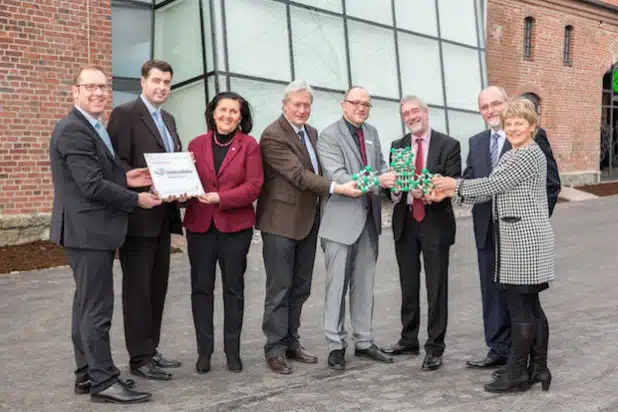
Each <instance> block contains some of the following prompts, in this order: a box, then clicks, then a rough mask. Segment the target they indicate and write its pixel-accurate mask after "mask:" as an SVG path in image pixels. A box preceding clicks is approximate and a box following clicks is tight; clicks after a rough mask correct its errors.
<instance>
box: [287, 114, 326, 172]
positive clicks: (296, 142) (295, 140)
mask: <svg viewBox="0 0 618 412" xmlns="http://www.w3.org/2000/svg"><path fill="white" fill-rule="evenodd" d="M279 125H280V126H281V128H282V129H283V132H284V133H285V137H286V138H287V139H288V140H289V141H290V142H291V143H292V146H294V147H296V150H298V151H299V152H300V153H301V154H302V155H303V157H304V159H301V161H304V165H305V167H307V165H309V170H313V165H312V164H311V157H310V156H309V152H308V151H307V148H306V147H305V144H304V143H303V142H302V141H301V140H300V136H299V135H297V134H296V132H295V131H294V128H293V127H292V125H291V124H290V122H288V120H287V119H286V118H285V116H284V115H281V117H279ZM305 131H307V133H308V134H309V139H310V140H311V143H312V144H313V150H314V151H315V152H316V155H317V150H318V149H317V146H316V145H317V137H316V138H314V137H312V136H311V134H310V133H309V131H308V129H307V128H306V127H305Z"/></svg>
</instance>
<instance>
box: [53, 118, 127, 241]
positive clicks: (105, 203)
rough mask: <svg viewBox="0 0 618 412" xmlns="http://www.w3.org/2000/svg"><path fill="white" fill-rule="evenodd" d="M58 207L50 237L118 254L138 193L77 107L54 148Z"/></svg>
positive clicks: (63, 123) (62, 122)
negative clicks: (115, 251)
mask: <svg viewBox="0 0 618 412" xmlns="http://www.w3.org/2000/svg"><path fill="white" fill-rule="evenodd" d="M49 158H50V162H51V171H52V181H53V185H54V205H53V212H52V219H51V228H50V239H51V240H52V241H54V242H55V243H57V244H58V245H61V246H65V247H70V248H80V249H96V250H114V249H116V248H119V247H120V246H122V244H123V243H124V240H125V237H126V234H127V219H128V215H129V213H130V212H131V211H133V210H134V208H136V206H137V194H136V193H135V192H133V191H131V190H129V189H127V180H126V175H125V171H124V169H123V167H122V165H121V164H120V162H119V161H118V160H117V158H116V157H114V156H113V155H112V153H110V151H109V149H108V148H107V146H106V145H105V143H103V140H101V138H100V137H99V135H98V133H97V132H96V130H95V129H94V128H93V127H92V125H91V124H90V123H89V122H88V120H87V119H86V118H85V117H84V115H82V114H81V113H80V112H79V110H77V109H75V108H73V110H72V111H71V113H70V114H69V115H68V116H67V117H65V118H64V119H62V120H60V121H59V122H58V123H57V124H56V127H55V128H54V132H53V134H52V137H51V142H50V145H49Z"/></svg>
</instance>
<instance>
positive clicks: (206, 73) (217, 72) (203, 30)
mask: <svg viewBox="0 0 618 412" xmlns="http://www.w3.org/2000/svg"><path fill="white" fill-rule="evenodd" d="M114 1H117V0H114ZM124 1H131V0H124ZM180 1H186V0H164V1H162V2H161V3H159V4H156V5H155V4H154V0H153V3H152V9H153V17H152V18H153V24H152V27H153V34H152V47H153V55H154V40H155V36H156V33H155V24H154V19H155V13H156V11H157V10H158V9H160V8H161V7H165V6H167V5H169V4H171V3H175V2H180ZM197 1H198V2H199V7H200V35H201V40H202V54H203V56H202V57H203V59H202V61H203V74H201V75H199V76H195V77H193V78H191V79H187V80H185V81H182V82H179V83H177V84H174V85H173V86H172V90H175V89H178V88H180V87H183V86H186V85H188V84H191V83H194V82H197V81H201V80H203V81H204V88H205V94H204V96H205V99H206V103H208V101H209V98H211V97H212V96H209V92H208V80H209V79H210V78H211V77H214V84H215V91H216V93H219V92H220V87H219V81H218V77H220V76H224V77H225V79H226V84H225V85H226V88H227V90H229V89H230V79H231V78H237V79H245V80H253V81H256V82H264V83H271V84H280V85H282V86H284V85H287V84H288V83H289V81H287V80H281V79H272V78H263V77H259V76H253V75H245V74H242V73H236V72H233V71H231V70H230V67H229V47H228V41H227V40H228V39H227V30H228V27H227V26H228V25H227V18H226V14H225V5H226V0H218V1H220V8H221V36H222V43H223V59H224V61H225V67H226V70H222V69H221V68H220V66H219V61H218V60H219V59H218V56H217V54H218V53H217V33H216V28H215V16H214V2H215V1H217V0H197ZM206 1H207V2H208V7H209V8H210V22H209V23H210V30H208V28H207V27H206V25H205V23H204V10H203V7H204V4H205V2H206ZM260 1H270V2H275V3H281V4H284V5H285V10H286V24H287V30H288V48H289V54H290V73H291V76H292V78H294V76H295V66H294V42H293V36H292V30H293V24H292V20H291V7H298V8H301V9H305V10H310V11H313V12H317V13H321V14H324V15H329V16H333V17H337V18H341V19H342V20H343V27H344V32H343V35H344V44H345V58H346V65H347V67H346V69H347V77H348V79H347V80H348V87H351V86H352V72H351V62H350V38H349V34H348V22H349V21H353V22H359V23H363V24H367V25H370V26H373V27H379V28H383V29H388V30H392V32H393V37H394V40H395V59H396V62H395V63H396V65H397V67H396V71H397V85H398V93H399V96H398V97H397V98H392V97H387V96H379V95H372V96H371V98H372V99H375V100H379V101H385V102H395V103H399V102H400V101H401V98H402V97H403V95H404V94H405V93H404V91H403V90H402V87H403V86H402V76H401V64H400V56H399V38H398V36H399V34H400V33H405V34H411V35H414V36H418V37H423V38H427V39H432V40H437V41H438V47H439V56H440V69H441V77H440V78H441V81H442V93H443V100H444V104H443V105H434V104H430V105H428V106H429V107H431V108H436V109H442V110H444V113H445V122H446V123H445V126H446V133H447V134H450V129H451V127H450V124H449V115H448V114H449V111H457V112H462V113H471V114H479V112H478V111H476V110H469V109H462V108H458V107H450V106H449V105H448V102H447V98H446V81H445V74H444V56H443V50H442V46H443V44H445V43H447V44H452V45H456V46H459V47H465V48H468V49H472V50H475V51H477V52H478V54H479V68H478V70H479V72H480V74H481V86H483V85H484V84H485V81H486V79H485V73H483V65H482V53H483V52H484V51H485V49H486V45H483V47H481V46H480V44H481V42H480V37H479V36H480V34H479V28H478V27H479V26H478V25H479V24H480V22H483V23H484V17H483V16H479V15H478V10H479V7H478V6H477V4H478V3H477V2H478V1H481V3H480V4H481V7H480V8H481V9H483V3H482V0H472V1H473V2H474V13H475V15H474V18H475V23H476V33H477V36H476V37H477V42H476V46H472V45H469V44H465V43H460V42H457V41H453V40H448V39H444V38H442V33H441V30H440V17H439V16H440V14H439V13H440V8H439V4H438V3H439V0H435V9H436V25H437V36H432V35H428V34H425V33H419V32H415V31H412V30H407V29H403V28H400V27H397V23H396V19H395V14H396V11H395V0H391V12H392V18H393V21H392V24H391V25H388V24H383V23H378V22H374V21H370V20H366V19H363V18H359V17H355V16H350V15H348V14H347V10H346V0H341V6H342V7H341V13H340V12H334V11H332V10H328V9H323V8H321V7H316V6H309V5H306V4H303V3H299V2H297V1H294V0H260ZM353 1H358V0H353ZM484 31H485V28H484V26H483V32H484ZM207 35H208V36H211V38H212V52H213V62H212V69H211V70H207V69H208V66H207V64H206V63H207V62H206V41H205V39H206V36H207ZM312 88H313V89H315V90H318V91H323V92H329V93H338V94H344V93H345V92H346V90H340V89H331V88H328V87H321V86H312ZM401 128H402V133H405V126H404V124H403V122H402V123H401Z"/></svg>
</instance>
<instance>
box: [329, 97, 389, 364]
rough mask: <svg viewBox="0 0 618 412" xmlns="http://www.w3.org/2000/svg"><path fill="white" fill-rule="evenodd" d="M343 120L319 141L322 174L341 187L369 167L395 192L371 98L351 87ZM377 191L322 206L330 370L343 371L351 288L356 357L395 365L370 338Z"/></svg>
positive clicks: (378, 209) (378, 230) (378, 216)
mask: <svg viewBox="0 0 618 412" xmlns="http://www.w3.org/2000/svg"><path fill="white" fill-rule="evenodd" d="M341 107H342V108H343V118H342V119H340V120H338V121H337V122H335V123H333V124H332V125H330V126H328V127H327V128H325V129H324V130H323V131H322V133H321V134H320V137H319V139H318V153H319V155H320V159H321V161H322V167H323V170H324V175H325V176H326V177H327V178H328V179H329V180H332V181H335V182H337V183H339V184H343V183H346V182H349V181H351V180H353V179H352V175H353V174H354V173H357V172H359V171H360V170H361V169H363V168H364V167H366V166H370V167H371V168H372V169H373V170H375V171H377V172H378V175H379V186H380V187H382V188H391V187H393V185H394V183H395V175H394V173H392V172H388V165H387V164H386V162H385V160H384V156H383V155H382V149H381V145H380V138H379V137H378V132H377V130H376V129H375V128H374V127H373V126H371V125H369V124H367V123H365V120H367V118H368V117H369V111H370V109H371V98H370V96H369V93H368V92H367V90H365V89H364V88H362V87H358V86H355V87H352V88H351V89H350V90H348V91H347V93H346V94H345V97H344V99H343V101H342V102H341ZM378 195H379V188H374V189H373V190H372V191H371V192H370V193H368V195H367V196H361V197H360V198H358V199H352V198H347V197H343V196H340V195H336V194H333V195H331V196H330V197H329V198H328V200H326V201H325V202H324V203H325V204H324V212H323V216H322V222H321V225H320V229H319V232H318V236H320V237H321V238H322V239H321V241H322V249H323V250H324V253H325V257H326V271H327V275H326V299H325V304H324V329H325V334H326V340H327V341H328V346H329V351H330V354H329V356H328V365H329V366H330V367H331V368H332V369H335V370H343V369H345V350H346V346H347V343H346V340H345V339H346V331H345V329H344V320H345V294H346V291H347V290H348V286H349V289H350V318H351V321H352V328H353V331H354V334H353V336H354V339H355V347H356V348H355V355H356V356H363V357H367V358H370V359H373V360H377V361H380V362H388V363H390V362H392V361H393V358H391V357H390V356H388V355H386V354H385V353H383V352H382V351H381V350H380V349H379V348H378V347H377V346H376V345H375V344H374V343H373V336H372V318H373V285H374V277H375V266H376V261H377V258H378V236H379V235H380V233H381V232H382V214H381V203H380V197H379V196H378Z"/></svg>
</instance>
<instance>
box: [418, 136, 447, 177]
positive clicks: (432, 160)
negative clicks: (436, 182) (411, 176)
mask: <svg viewBox="0 0 618 412" xmlns="http://www.w3.org/2000/svg"><path fill="white" fill-rule="evenodd" d="M430 133H431V135H430V138H429V152H428V153H427V164H426V165H425V169H427V170H429V171H432V170H435V167H434V166H436V165H437V164H438V161H439V160H440V151H441V150H442V135H441V134H440V133H438V132H436V131H435V130H433V129H431V131H430ZM416 173H420V171H418V170H417V171H416Z"/></svg>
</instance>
